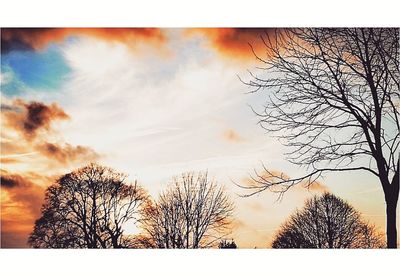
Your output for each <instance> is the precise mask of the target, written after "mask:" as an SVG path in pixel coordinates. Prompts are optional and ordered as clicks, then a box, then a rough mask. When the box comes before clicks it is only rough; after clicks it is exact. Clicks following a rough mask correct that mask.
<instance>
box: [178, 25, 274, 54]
mask: <svg viewBox="0 0 400 278" xmlns="http://www.w3.org/2000/svg"><path fill="white" fill-rule="evenodd" d="M277 30H278V29H276V28H195V29H188V30H187V32H186V33H187V35H189V36H192V35H198V34H200V35H203V36H205V37H206V38H208V39H209V41H210V43H211V47H212V48H214V49H215V50H217V51H218V53H220V54H222V55H224V56H227V57H229V58H234V59H242V60H243V59H254V58H255V57H254V54H253V52H252V50H251V47H253V49H254V50H255V52H256V53H257V55H260V56H263V54H265V44H264V42H263V40H262V39H261V37H263V38H264V39H266V38H267V37H269V38H270V39H271V40H273V39H274V37H275V36H274V34H275V32H276V31H277ZM250 45H251V46H250Z"/></svg>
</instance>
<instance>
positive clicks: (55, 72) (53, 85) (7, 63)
mask: <svg viewBox="0 0 400 278" xmlns="http://www.w3.org/2000/svg"><path fill="white" fill-rule="evenodd" d="M70 71H71V70H70V68H69V67H68V65H67V63H66V61H65V59H64V57H63V55H62V53H61V51H60V49H59V47H57V46H55V45H50V46H49V47H48V48H46V49H45V50H43V51H37V52H35V51H15V50H14V51H10V52H8V53H7V54H3V55H2V60H1V72H2V75H3V74H6V75H9V76H11V80H9V81H8V82H7V83H5V84H2V86H1V90H2V92H3V93H5V94H7V95H18V94H23V91H24V90H25V89H26V88H31V89H34V90H35V89H36V90H44V91H54V90H57V89H59V88H60V87H61V86H62V84H63V83H64V81H65V79H66V78H67V76H68V74H69V73H70ZM2 83H3V82H2Z"/></svg>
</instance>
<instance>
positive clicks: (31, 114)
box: [2, 99, 69, 140]
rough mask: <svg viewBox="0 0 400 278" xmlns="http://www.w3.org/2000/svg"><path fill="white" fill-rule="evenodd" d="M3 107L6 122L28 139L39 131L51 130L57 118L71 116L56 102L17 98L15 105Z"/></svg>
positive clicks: (63, 118)
mask: <svg viewBox="0 0 400 278" xmlns="http://www.w3.org/2000/svg"><path fill="white" fill-rule="evenodd" d="M4 107H6V109H2V112H3V115H4V118H5V120H6V124H7V125H8V126H9V127H11V128H13V129H15V130H17V131H18V132H20V133H21V134H22V135H23V136H24V137H25V138H26V139H28V140H31V139H33V138H34V137H36V135H37V132H38V131H41V130H44V131H50V130H51V124H52V123H53V122H54V121H57V120H66V119H69V116H68V115H67V114H66V113H65V112H64V111H63V110H62V109H61V108H60V107H59V106H58V105H57V104H56V103H52V104H50V105H46V104H44V103H41V102H35V101H33V102H25V101H24V100H21V99H17V100H15V101H14V103H13V105H12V106H11V105H7V106H6V105H5V106H4Z"/></svg>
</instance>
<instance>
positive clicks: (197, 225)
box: [28, 164, 385, 248]
mask: <svg viewBox="0 0 400 278" xmlns="http://www.w3.org/2000/svg"><path fill="white" fill-rule="evenodd" d="M41 212H42V215H41V217H40V218H39V219H37V220H36V222H35V226H34V229H33V231H32V233H31V235H30V237H29V240H28V244H29V245H30V246H31V247H34V248H213V247H219V248H237V245H236V243H235V242H234V241H233V240H232V241H226V240H225V239H226V237H227V236H228V235H229V234H230V233H231V232H232V222H233V220H234V218H233V212H234V203H233V202H232V200H231V199H230V198H229V196H228V195H227V194H226V193H225V191H224V188H223V186H221V185H220V184H218V183H217V182H215V181H214V180H212V179H210V178H209V177H208V175H207V173H202V172H200V173H194V172H191V173H184V174H182V175H181V176H179V177H174V178H173V179H172V180H171V182H170V184H169V185H168V187H167V188H166V190H165V191H163V192H161V193H160V195H159V196H158V198H157V200H153V199H152V198H151V197H150V196H149V194H147V192H146V190H145V189H144V188H143V187H142V186H140V185H139V184H138V182H137V181H135V182H134V183H127V182H126V175H125V174H122V173H119V172H117V171H115V170H113V169H111V168H108V167H104V166H100V165H97V164H90V165H88V166H85V167H83V168H80V169H77V170H75V171H73V172H71V173H68V174H66V175H63V176H62V177H60V178H59V179H58V180H57V181H56V182H55V183H54V184H53V185H51V186H50V187H49V188H48V189H47V190H46V193H45V201H44V204H43V206H42V209H41ZM128 224H129V225H136V226H137V227H139V229H140V232H139V233H138V234H136V235H129V234H126V233H124V227H126V225H128ZM384 246H385V242H384V240H383V237H382V235H381V234H379V233H378V232H377V231H376V228H375V227H374V226H373V225H371V224H368V223H366V222H365V221H364V220H362V218H361V216H360V213H359V212H357V211H356V210H355V209H354V208H353V207H352V206H351V205H349V204H348V203H346V202H345V201H343V200H341V199H340V198H337V197H335V196H334V195H332V194H329V193H325V194H323V195H322V196H320V197H317V196H316V197H313V198H312V199H310V200H308V201H307V202H306V204H305V207H304V208H303V209H302V210H301V211H297V212H295V213H294V214H293V215H292V216H291V217H290V218H289V219H288V221H287V222H285V223H284V224H283V225H282V226H281V227H280V229H279V230H278V231H277V233H276V235H275V237H274V240H273V243H272V247H273V248H383V247H384Z"/></svg>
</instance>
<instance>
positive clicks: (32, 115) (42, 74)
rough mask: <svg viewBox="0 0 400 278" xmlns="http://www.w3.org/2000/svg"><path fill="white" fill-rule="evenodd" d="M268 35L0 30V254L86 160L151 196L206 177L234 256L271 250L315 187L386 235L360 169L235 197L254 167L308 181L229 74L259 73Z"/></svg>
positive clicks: (370, 180) (373, 187) (373, 191)
mask: <svg viewBox="0 0 400 278" xmlns="http://www.w3.org/2000/svg"><path fill="white" fill-rule="evenodd" d="M265 32H272V31H271V30H270V29H265V30H262V29H232V28H230V29H229V28H226V29H71V28H66V29H65V28H64V29H2V34H1V47H2V49H1V176H2V184H1V245H2V247H27V244H26V241H27V238H28V234H29V233H30V232H31V231H32V228H33V224H34V221H35V219H37V218H38V217H39V215H40V206H41V204H42V203H43V192H44V190H45V188H46V187H47V186H49V185H50V184H51V183H52V181H54V179H55V178H57V177H58V176H59V175H62V174H65V173H67V172H69V171H71V170H73V169H76V168H78V167H80V166H84V165H86V164H87V163H89V162H92V161H93V162H98V163H100V164H102V165H105V166H110V167H113V168H115V169H116V170H118V171H121V172H124V173H126V174H128V175H129V177H128V179H129V180H130V181H133V180H135V179H137V180H138V181H139V183H140V184H142V185H143V187H144V188H146V189H147V190H148V192H149V193H150V194H151V196H152V197H154V198H157V195H158V193H159V192H160V191H161V190H163V189H164V188H165V187H166V186H167V184H168V181H169V180H170V179H171V178H172V177H173V176H175V175H179V174H180V173H182V172H186V171H208V172H209V173H210V176H212V177H213V178H214V179H215V180H216V181H218V182H219V183H220V184H223V185H224V186H225V188H226V191H227V192H228V193H229V194H230V196H231V197H232V199H233V200H234V202H235V204H236V208H235V222H234V227H233V232H232V234H231V235H229V236H228V238H233V239H234V240H235V241H236V243H237V245H238V246H239V247H240V248H254V247H257V248H267V247H270V243H271V239H272V236H273V235H274V232H275V231H276V230H277V228H278V227H279V225H280V224H282V223H283V222H284V221H285V219H286V218H287V217H288V216H289V215H290V214H291V213H292V212H293V211H295V210H296V208H301V207H302V205H303V202H304V200H305V199H306V198H308V197H310V196H312V195H313V194H320V193H321V192H323V191H330V192H332V193H334V194H336V195H338V196H339V197H342V198H344V199H345V200H347V201H348V202H350V203H351V204H352V205H354V206H355V207H356V209H358V210H360V211H361V212H362V214H363V216H364V217H365V218H366V219H368V220H370V221H371V222H372V223H374V224H375V225H377V226H378V227H379V229H380V230H381V231H385V203H384V198H383V193H382V190H381V188H380V185H379V181H378V180H377V179H376V177H374V176H372V175H371V174H368V173H363V172H352V173H340V174H337V173H336V174H327V175H326V176H325V178H324V179H323V180H320V185H319V186H314V187H312V188H310V189H309V190H307V189H305V188H302V187H299V188H292V189H291V190H290V191H289V192H287V193H286V194H285V196H284V198H283V200H281V201H279V202H277V201H276V200H277V195H275V194H273V193H271V192H268V191H266V192H262V193H260V194H258V195H256V196H252V197H249V198H243V197H239V196H238V195H239V194H243V193H246V192H244V191H243V189H240V188H239V187H238V186H236V185H235V183H246V180H247V179H248V177H249V174H251V173H252V172H253V171H254V169H259V170H261V168H262V167H261V165H262V163H264V164H265V166H266V167H268V168H269V169H271V170H274V171H280V172H284V173H286V174H287V175H289V176H296V175H300V174H303V173H305V169H299V168H297V167H296V166H294V165H291V164H290V163H288V162H287V161H286V160H285V156H284V152H285V147H284V146H282V145H281V144H280V143H279V142H278V141H277V140H276V139H275V138H272V137H271V136H270V134H268V133H267V132H266V131H265V130H264V129H262V128H261V127H260V126H259V125H258V124H257V121H258V120H259V119H258V118H257V117H256V115H255V114H254V112H253V111H252V110H251V108H250V107H253V108H254V109H255V110H259V109H260V108H261V107H262V105H263V103H264V102H265V100H266V98H267V96H268V91H263V92H260V93H257V94H248V93H247V92H249V88H248V87H246V85H244V84H243V83H242V82H241V81H240V80H239V78H238V76H239V77H240V78H242V79H244V80H248V79H249V74H248V72H247V70H251V71H254V70H256V67H257V66H259V65H260V64H258V62H257V60H256V59H255V58H254V55H253V53H252V52H251V49H250V47H249V43H251V44H252V45H253V46H254V49H255V51H256V52H257V53H258V54H260V55H261V56H262V55H263V54H264V52H263V49H264V48H263V45H262V42H261V40H260V35H262V34H265ZM256 72H257V70H256ZM259 73H260V74H262V73H261V72H259ZM247 193H248V192H247ZM137 232H138V230H137V229H136V228H135V227H126V233H137Z"/></svg>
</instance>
